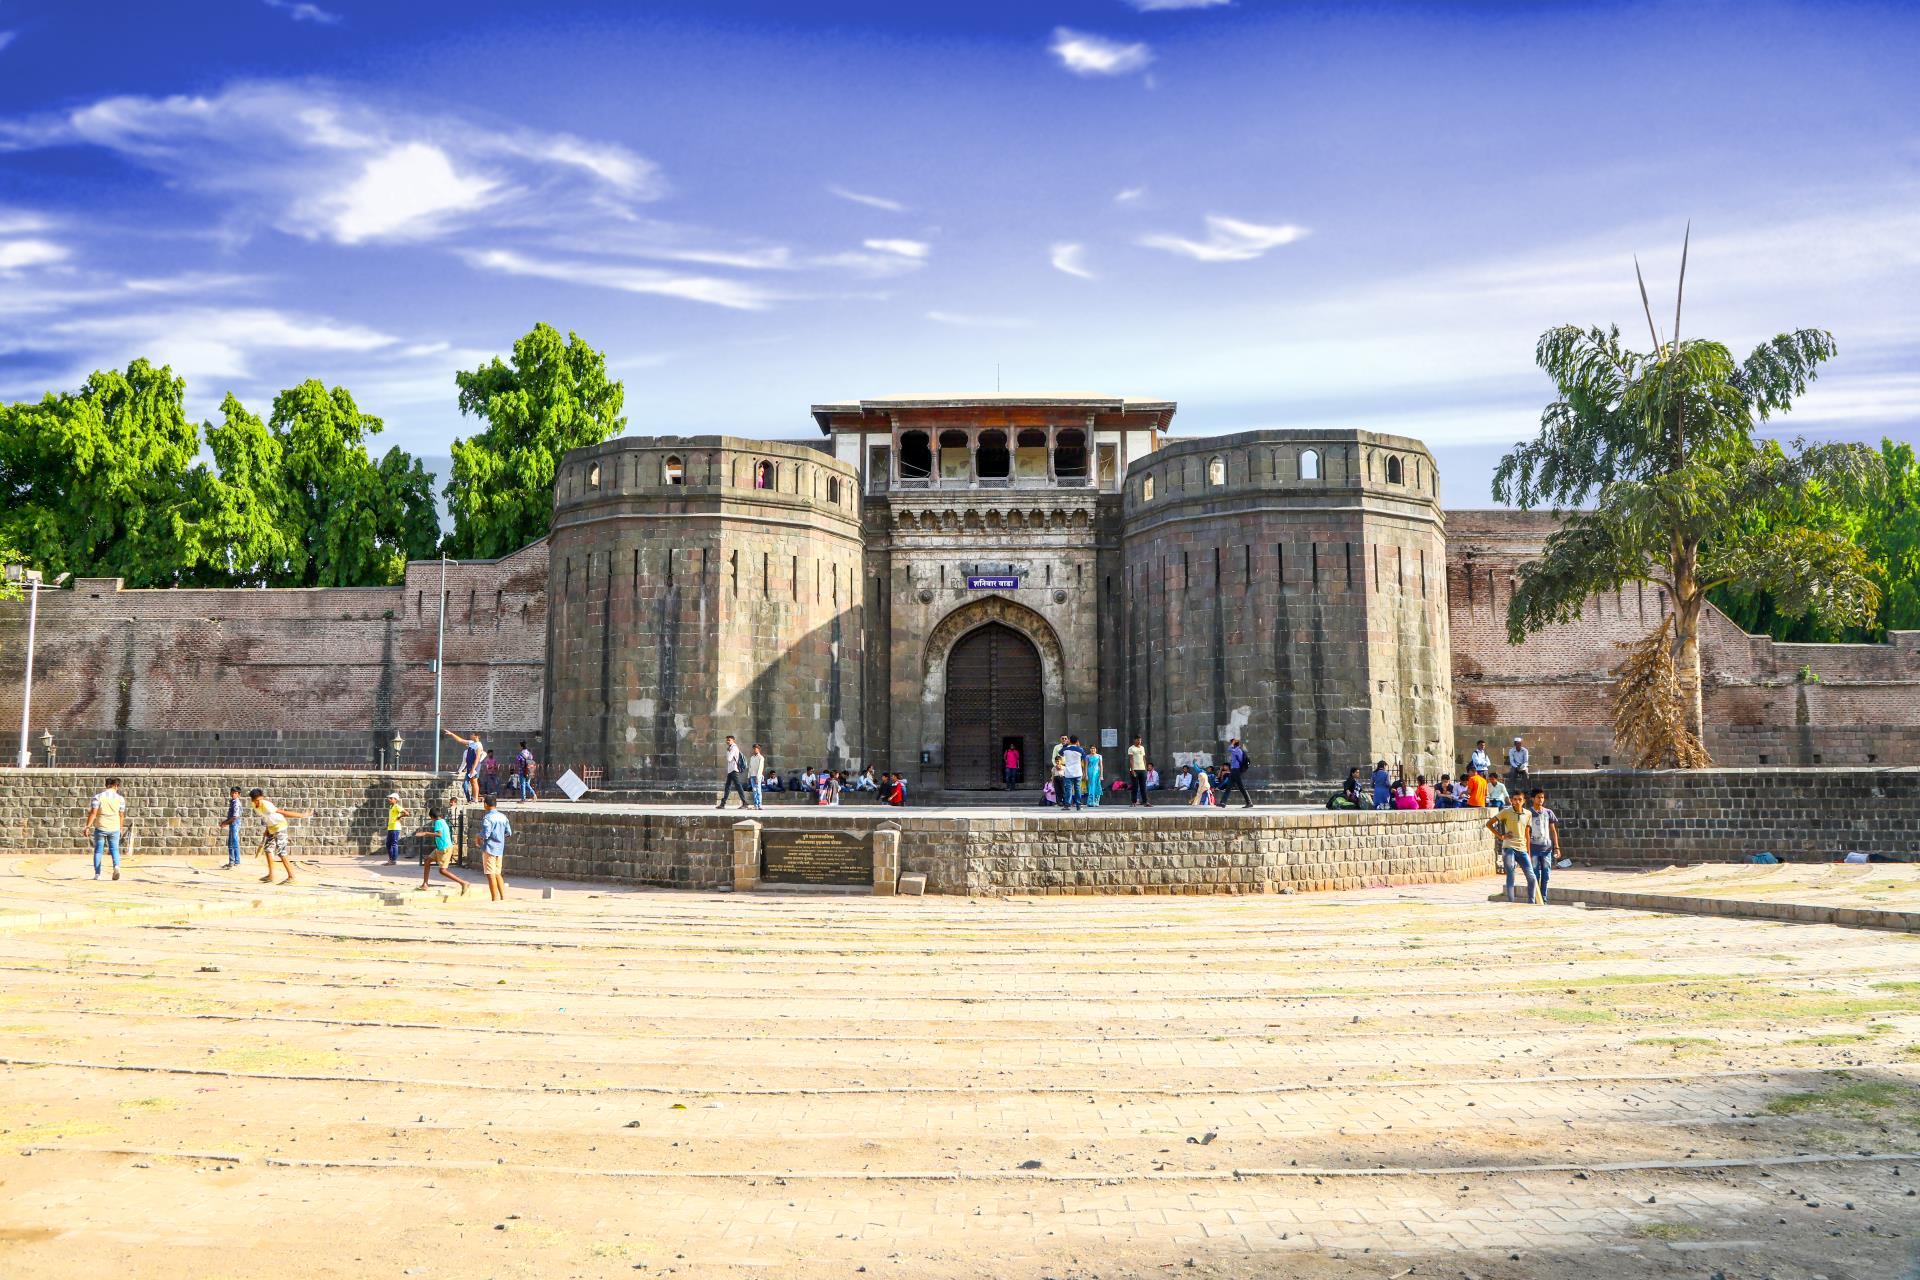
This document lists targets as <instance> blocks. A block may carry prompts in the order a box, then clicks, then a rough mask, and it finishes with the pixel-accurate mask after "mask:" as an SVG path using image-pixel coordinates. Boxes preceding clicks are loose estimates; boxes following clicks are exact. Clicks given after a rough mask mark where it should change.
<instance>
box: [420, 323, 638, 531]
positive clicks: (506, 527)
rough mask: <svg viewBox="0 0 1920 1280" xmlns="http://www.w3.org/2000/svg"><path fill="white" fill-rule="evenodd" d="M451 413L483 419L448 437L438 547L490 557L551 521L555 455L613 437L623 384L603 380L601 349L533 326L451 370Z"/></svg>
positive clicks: (620, 424)
mask: <svg viewBox="0 0 1920 1280" xmlns="http://www.w3.org/2000/svg"><path fill="white" fill-rule="evenodd" d="M454 381H455V382H456V383H457V384H458V385H459V388H460V412H461V413H462V414H471V415H473V416H474V417H477V418H480V419H481V420H482V421H484V422H485V423H486V424H487V426H486V429H485V430H484V431H481V432H480V433H479V434H478V435H475V436H474V437H473V438H472V439H470V440H455V441H454V442H453V476H452V478H451V479H450V480H449V481H448V482H447V505H448V507H449V508H450V510H451V511H452V513H453V534H452V536H451V537H450V538H449V539H448V550H449V551H450V552H451V553H452V554H454V555H457V556H475V557H489V558H490V557H494V556H503V555H506V554H507V553H509V552H512V551H517V550H519V549H520V548H521V547H524V546H526V545H527V544H528V543H529V542H533V541H535V540H536V539H539V538H542V537H545V536H546V533H547V530H548V528H549V527H550V526H551V525H552V524H553V481H554V475H555V473H556V472H557V470H558V468H559V464H560V458H561V455H563V454H565V453H566V452H567V451H568V450H569V449H579V448H582V447H584V446H586V445H594V444H599V443H601V442H602V441H604V440H608V439H611V438H612V437H614V436H616V435H619V434H620V433H621V432H622V431H624V430H625V429H626V425H627V421H626V419H625V418H623V417H622V416H621V415H620V409H621V405H622V404H623V403H624V401H625V399H626V391H625V389H624V388H622V387H621V385H620V384H619V383H618V382H609V381H608V380H607V362H606V357H604V356H602V355H601V354H600V353H599V352H598V351H595V350H594V349H593V348H592V347H590V346H588V345H587V344H586V343H584V342H582V341H581V340H580V337H579V335H578V334H574V333H569V334H567V336H566V338H565V340H564V341H563V340H562V339H561V337H560V334H559V331H558V330H556V329H554V328H553V327H552V326H551V325H547V324H537V325H535V326H534V327H533V330H532V332H530V333H528V334H527V335H526V336H525V337H524V338H521V339H520V340H519V341H518V342H516V343H514V344H513V363H512V364H511V365H507V364H504V363H502V362H501V361H500V360H499V358H498V357H496V358H495V359H494V360H492V361H491V362H490V363H488V364H486V365H485V366H483V367H481V368H479V369H475V370H474V371H473V372H471V373H460V374H457V375H455V378H454Z"/></svg>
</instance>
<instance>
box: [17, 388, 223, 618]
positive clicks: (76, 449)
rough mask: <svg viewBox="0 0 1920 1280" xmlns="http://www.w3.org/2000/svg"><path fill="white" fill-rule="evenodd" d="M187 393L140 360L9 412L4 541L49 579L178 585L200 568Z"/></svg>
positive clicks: (194, 441)
mask: <svg viewBox="0 0 1920 1280" xmlns="http://www.w3.org/2000/svg"><path fill="white" fill-rule="evenodd" d="M185 394H186V384H185V382H184V381H183V380H181V379H179V378H176V377H174V376H173V370H171V369H169V368H158V369H156V368H155V367H154V366H153V365H151V364H149V363H148V362H147V361H145V360H135V361H134V362H133V363H132V364H129V365H128V366H127V367H126V369H125V371H124V372H123V371H120V370H115V369H108V370H102V371H99V372H96V373H94V374H93V375H92V376H91V377H89V378H88V379H87V381H86V383H85V384H84V385H83V386H82V387H81V388H80V389H79V390H78V391H73V392H57V393H56V392H49V393H48V394H47V395H46V397H45V398H43V399H42V400H40V401H38V402H29V403H23V404H14V405H7V406H4V407H0V543H5V544H8V545H11V546H13V547H16V548H17V549H18V550H19V551H20V552H21V553H23V554H24V555H25V557H26V558H27V559H28V560H29V561H30V562H31V563H33V564H35V565H38V566H39V567H40V568H41V569H43V570H44V571H46V572H47V573H48V574H49V575H53V574H58V573H63V572H70V573H76V574H82V575H86V576H91V577H119V578H124V579H126V581H127V583H128V585H130V586H136V587H156V586H168V585H171V584H173V583H176V582H178V581H180V580H181V578H182V576H183V575H184V574H190V573H191V572H192V571H193V569H194V568H195V564H196V559H195V558H196V556H197V554H198V551H199V548H198V543H197V540H196V539H195V537H194V536H193V533H192V530H191V527H190V526H191V523H192V520H193V518H194V510H193V501H194V488H195V486H194V483H193V479H192V475H193V468H194V458H195V456H196V455H197V454H198V453H199V450H200V432H199V428H198V427H197V426H196V425H195V424H194V423H192V422H191V421H189V420H188V418H187V415H186V409H185Z"/></svg>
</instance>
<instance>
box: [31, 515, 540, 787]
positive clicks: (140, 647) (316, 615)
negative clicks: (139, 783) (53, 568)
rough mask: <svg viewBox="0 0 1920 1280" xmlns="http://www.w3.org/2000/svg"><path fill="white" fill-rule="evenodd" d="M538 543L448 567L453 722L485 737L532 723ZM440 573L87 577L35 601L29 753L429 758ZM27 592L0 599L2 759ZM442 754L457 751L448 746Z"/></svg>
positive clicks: (433, 569)
mask: <svg viewBox="0 0 1920 1280" xmlns="http://www.w3.org/2000/svg"><path fill="white" fill-rule="evenodd" d="M546 577H547V548H546V544H545V543H536V544H535V545H533V546H530V547H526V548H524V549H523V550H521V551H518V552H515V553H514V554H513V555H510V556H506V557H504V558H502V559H500V560H491V561H458V562H453V563H450V564H449V565H448V567H447V597H448V601H447V621H446V681H445V723H446V726H447V727H448V728H452V729H457V730H459V731H461V732H462V733H471V732H473V731H474V730H475V729H479V730H481V731H482V732H483V734H484V735H485V736H486V737H487V738H488V741H489V745H491V746H495V747H501V746H505V745H507V744H508V742H509V741H512V742H517V741H518V739H520V738H523V737H524V738H529V739H531V738H533V737H535V736H536V735H537V732H538V730H539V729H540V727H541V720H542V705H541V700H542V696H543V689H542V683H543V679H544V663H545V653H546V627H547V592H546ZM439 584H440V566H439V563H438V562H436V561H430V560H429V561H417V562H415V563H412V564H410V565H408V566H407V574H406V580H405V582H404V584H403V585H401V586H395V587H352V588H330V589H322V590H271V591H244V590H242V591H213V590H207V591H199V590H179V591H172V590H163V591H130V590H125V589H123V588H122V587H121V586H120V581H119V579H117V578H113V579H80V580H78V581H75V582H72V583H69V584H68V585H67V587H66V588H64V589H61V590H51V591H43V592H42V593H41V596H40V609H39V620H38V628H37V632H38V634H37V641H36V645H35V659H34V689H33V715H32V733H31V737H32V739H33V741H32V749H33V752H34V758H35V760H36V761H40V760H41V756H40V742H39V738H40V733H41V730H42V729H43V728H50V729H51V730H52V731H53V737H54V745H55V748H56V750H57V752H58V759H59V762H60V763H61V764H71V765H87V764H150V765H157V764H215V763H243V762H244V763H253V764H258V765H275V764H281V765H319V766H368V765H372V764H375V763H377V761H378V759H379V757H378V754H377V753H378V752H379V751H380V750H382V749H383V748H385V746H386V744H387V742H388V741H389V740H390V739H391V738H392V736H393V731H394V730H395V729H396V728H397V729H399V730H400V731H401V732H402V733H403V734H404V735H405V738H406V746H405V748H404V750H403V751H402V755H401V761H402V763H403V764H405V765H409V766H426V765H430V764H431V762H432V750H433V742H432V739H433V703H434V693H433V689H434V677H433V671H432V669H431V664H432V661H433V656H434V645H435V636H436V630H437V623H438V621H439V610H438V606H437V603H436V601H437V596H438V592H439ZM26 630H27V607H26V604H25V602H11V603H7V604H4V605H0V743H4V744H5V746H4V750H3V751H0V754H4V756H5V758H6V760H7V762H8V763H11V762H12V759H13V755H14V751H15V749H16V747H15V745H14V734H16V733H17V732H18V726H19V723H20V695H21V676H22V674H23V672H22V667H23V664H24V657H25V653H26ZM446 746H447V748H448V749H449V754H447V756H446V757H445V760H446V762H447V763H449V764H451V762H453V761H455V760H457V759H458V754H457V752H458V750H459V747H458V744H457V743H454V742H452V741H451V740H450V739H449V740H447V743H446Z"/></svg>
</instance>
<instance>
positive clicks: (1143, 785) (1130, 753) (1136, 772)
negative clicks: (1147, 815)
mask: <svg viewBox="0 0 1920 1280" xmlns="http://www.w3.org/2000/svg"><path fill="white" fill-rule="evenodd" d="M1127 785H1128V786H1129V787H1131V788H1132V790H1133V798H1132V799H1131V800H1129V801H1128V802H1127V803H1128V804H1144V805H1149V806H1150V805H1152V804H1153V801H1151V800H1149V799H1147V747H1146V742H1145V740H1144V739H1142V738H1141V737H1140V735H1139V734H1137V733H1136V734H1134V735H1133V745H1132V746H1130V747H1128V748H1127Z"/></svg>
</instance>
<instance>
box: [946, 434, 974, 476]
mask: <svg viewBox="0 0 1920 1280" xmlns="http://www.w3.org/2000/svg"><path fill="white" fill-rule="evenodd" d="M972 474H973V450H972V448H971V447H969V442H968V440H967V433H966V432H964V431H942V432H941V433H940V478H941V479H942V480H965V479H966V478H967V477H968V476H970V475H972Z"/></svg>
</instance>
